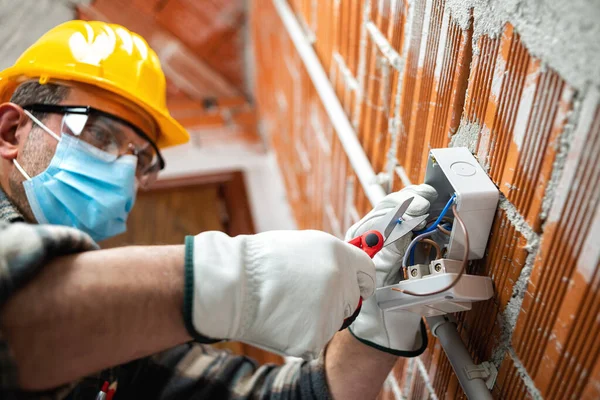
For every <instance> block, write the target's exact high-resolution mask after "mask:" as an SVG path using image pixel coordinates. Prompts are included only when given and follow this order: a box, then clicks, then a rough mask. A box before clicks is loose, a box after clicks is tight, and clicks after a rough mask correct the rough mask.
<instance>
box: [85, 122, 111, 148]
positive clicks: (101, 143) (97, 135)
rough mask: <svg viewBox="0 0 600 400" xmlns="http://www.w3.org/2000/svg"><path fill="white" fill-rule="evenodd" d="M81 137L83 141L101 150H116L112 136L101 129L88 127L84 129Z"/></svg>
mask: <svg viewBox="0 0 600 400" xmlns="http://www.w3.org/2000/svg"><path fill="white" fill-rule="evenodd" d="M81 136H82V138H83V139H84V140H86V141H87V142H89V143H90V144H92V145H94V146H96V147H98V148H99V149H102V150H113V148H118V145H117V143H115V140H114V137H113V135H111V133H110V132H108V131H106V130H105V129H102V128H95V127H90V128H89V129H88V128H87V127H86V129H85V130H84V132H83V134H82V135H81Z"/></svg>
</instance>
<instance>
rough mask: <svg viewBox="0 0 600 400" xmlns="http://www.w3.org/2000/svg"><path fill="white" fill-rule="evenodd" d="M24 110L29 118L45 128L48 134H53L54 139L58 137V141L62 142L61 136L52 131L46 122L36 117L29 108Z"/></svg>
mask: <svg viewBox="0 0 600 400" xmlns="http://www.w3.org/2000/svg"><path fill="white" fill-rule="evenodd" d="M23 112H24V113H25V115H27V116H28V117H29V118H31V120H32V121H33V122H34V123H35V124H36V125H37V126H39V127H40V128H42V129H43V130H44V132H46V133H47V134H48V135H50V136H52V137H53V138H54V139H56V140H57V141H59V142H60V136H58V135H57V134H56V133H54V132H52V131H51V130H50V128H48V127H47V126H46V125H44V123H43V122H42V121H40V120H39V119H37V118H36V117H34V116H33V114H32V113H30V112H29V111H27V110H23Z"/></svg>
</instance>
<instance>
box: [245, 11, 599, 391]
mask: <svg viewBox="0 0 600 400" xmlns="http://www.w3.org/2000/svg"><path fill="white" fill-rule="evenodd" d="M282 2H284V0H260V1H259V0H256V1H253V2H252V8H251V12H250V18H251V22H250V23H251V28H252V35H253V38H252V40H253V43H254V46H255V59H256V63H257V74H256V80H257V82H256V96H257V102H258V111H259V114H260V118H261V120H262V123H263V125H264V126H265V127H266V131H267V132H268V136H269V137H270V140H271V142H272V144H273V147H274V148H275V150H276V153H277V158H278V160H279V165H280V168H281V170H282V174H283V177H284V180H285V184H286V188H287V192H288V196H289V199H290V202H291V205H292V209H293V212H294V215H295V219H296V221H297V222H298V225H299V227H300V228H315V229H323V230H326V231H329V232H332V233H334V234H336V235H338V236H340V237H341V236H342V235H343V233H344V232H345V230H346V229H347V228H348V227H349V226H350V224H352V223H353V222H355V221H356V220H357V219H358V218H359V217H360V216H362V215H364V214H365V213H366V212H368V211H369V210H370V209H371V207H372V204H370V202H369V200H368V198H367V196H366V195H365V192H364V190H363V187H361V185H360V182H359V181H358V180H357V176H356V172H357V171H354V170H353V169H352V167H351V165H350V163H349V161H348V158H347V156H346V154H345V152H344V149H343V148H342V145H341V143H340V141H339V140H338V138H337V132H336V131H335V129H334V128H333V125H332V122H331V120H330V119H329V116H328V114H327V112H326V109H325V106H324V104H323V103H322V102H321V99H320V98H319V95H318V90H317V88H315V86H314V84H313V83H312V81H311V78H310V76H309V74H308V73H307V69H306V65H304V63H303V61H302V59H301V57H300V55H299V54H298V52H297V50H296V49H295V47H294V44H293V42H292V41H291V39H290V36H289V34H288V32H287V31H286V28H285V27H284V25H283V24H282V21H281V18H280V16H279V14H278V12H277V10H276V7H274V3H275V4H276V3H282ZM289 3H290V5H291V6H292V7H293V9H294V11H295V13H296V17H297V19H298V20H299V22H300V24H301V26H302V27H303V28H302V29H303V31H302V32H301V34H302V36H303V37H304V39H305V40H308V41H310V42H311V43H312V46H313V48H314V50H315V51H316V53H317V55H318V57H319V59H320V64H321V67H322V68H323V69H324V71H325V72H326V73H327V74H328V76H329V80H330V83H331V85H332V86H333V88H334V89H335V92H336V94H337V97H338V100H339V102H340V103H341V105H342V107H343V108H344V110H345V113H346V115H347V117H348V119H349V121H350V122H351V123H352V126H353V128H354V131H355V132H354V133H355V134H356V135H357V138H358V140H359V141H360V143H361V145H362V148H363V150H364V152H365V154H366V156H367V157H368V159H369V161H370V163H371V165H372V167H373V169H374V171H375V173H377V174H380V178H381V182H382V183H383V184H384V186H385V187H386V188H387V189H388V190H398V189H401V188H403V187H405V186H406V185H408V184H410V183H419V182H422V181H423V178H424V173H425V166H426V162H427V158H428V151H429V149H430V148H439V147H448V146H466V147H468V148H469V149H470V150H471V151H472V152H473V153H474V154H475V155H476V156H477V158H478V160H479V162H480V163H481V165H482V166H483V168H484V169H485V170H486V171H487V172H488V174H489V175H490V177H491V179H492V180H493V182H494V183H495V184H496V185H497V186H498V188H499V189H500V191H501V193H502V196H501V200H500V202H499V206H498V211H497V213H496V218H495V222H494V225H493V228H492V233H491V236H490V240H489V242H488V249H487V253H486V257H485V258H484V259H483V260H481V261H478V262H476V263H474V264H473V265H472V266H471V270H470V272H471V273H477V274H484V275H488V276H490V277H492V279H493V281H494V284H495V289H496V292H495V296H494V297H493V298H492V299H491V300H489V301H487V302H481V303H477V304H475V305H474V307H473V310H472V311H470V312H467V313H461V314H458V315H457V318H458V321H459V331H460V334H461V337H462V339H463V341H464V343H465V345H466V346H467V348H468V349H469V351H470V352H471V354H472V356H473V358H474V361H475V362H476V363H478V362H483V361H489V362H491V363H493V364H494V365H495V366H496V367H497V369H498V371H499V374H498V377H497V380H496V382H495V385H494V388H493V391H492V393H493V395H494V397H495V398H499V399H524V398H542V397H544V398H548V399H563V398H577V399H595V398H599V397H600V361H599V360H600V357H599V355H600V342H598V341H597V339H596V338H597V335H598V333H600V319H598V318H597V316H598V315H599V312H600V293H599V289H600V274H599V273H598V272H599V271H600V243H599V242H598V236H597V235H598V233H599V232H600V212H599V199H600V186H599V185H598V182H599V178H600V166H599V164H598V163H597V162H596V157H597V154H598V152H599V151H600V107H599V104H600V103H599V100H600V92H599V91H598V89H599V82H598V77H599V76H600V70H598V65H600V62H599V60H598V59H597V58H598V57H599V55H600V51H599V49H598V48H597V47H598V44H599V43H600V41H598V40H597V38H598V37H600V31H599V30H600V24H598V23H597V21H598V20H600V5H599V4H598V3H597V2H594V1H590V0H574V1H561V0H554V1H546V2H525V1H518V0H514V1H494V0H490V1H479V0H472V1H468V0H447V1H444V0H404V1H403V0H379V1H374V0H360V1H351V0H323V1H314V0H290V1H289ZM309 67H312V66H309ZM381 396H382V398H397V399H400V398H403V399H404V398H410V399H423V398H434V399H435V398H465V396H464V393H463V392H462V390H461V389H460V386H459V384H458V381H457V379H456V376H455V375H454V373H453V371H452V368H451V366H450V363H449V361H448V359H447V358H446V356H445V354H444V352H443V350H442V348H441V346H440V344H439V343H438V341H437V340H436V338H434V337H432V336H430V338H429V347H428V349H427V351H426V352H425V353H424V354H423V355H422V356H420V357H418V358H415V359H410V360H406V359H400V360H399V361H398V364H397V366H396V367H395V369H394V371H393V373H392V374H391V375H390V376H389V377H388V380H387V381H386V386H385V389H384V391H383V392H382V394H381Z"/></svg>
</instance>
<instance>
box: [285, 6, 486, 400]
mask: <svg viewBox="0 0 600 400" xmlns="http://www.w3.org/2000/svg"><path fill="white" fill-rule="evenodd" d="M273 4H274V6H275V9H276V10H277V12H278V14H279V17H280V18H281V21H282V22H283V25H284V26H285V28H286V30H287V32H288V34H289V35H290V38H291V39H292V42H293V43H294V46H295V47H296V50H297V51H298V54H299V55H300V58H301V59H302V62H303V64H304V67H305V68H306V70H307V72H308V75H309V76H310V78H311V80H312V82H313V85H314V87H315V89H316V90H317V93H318V94H319V97H320V98H321V101H322V103H323V106H324V107H325V110H326V111H327V114H328V115H329V118H330V119H331V122H332V124H333V126H334V128H335V131H336V133H337V136H338V138H339V139H340V141H341V142H342V146H343V147H344V151H345V152H346V155H347V156H348V159H349V160H350V164H351V165H352V168H353V169H354V172H355V173H356V175H357V176H358V179H359V181H360V183H361V185H362V187H363V189H364V191H365V193H366V195H367V197H368V198H369V201H370V202H371V204H372V205H373V206H375V205H376V204H377V203H379V201H380V200H381V199H383V197H384V196H385V191H384V190H383V188H382V187H381V185H379V184H378V183H377V180H376V176H375V172H374V171H373V168H372V167H371V164H370V163H369V160H368V159H367V156H366V154H365V152H364V150H363V149H362V146H361V145H360V143H359V141H358V139H357V137H356V133H355V132H354V129H353V127H352V124H351V123H350V121H349V120H348V117H347V116H346V113H345V112H344V110H343V108H342V106H341V104H340V102H339V100H338V98H337V96H336V95H335V91H334V90H333V87H332V86H331V82H330V81H329V78H328V77H327V74H326V73H325V71H324V70H323V66H322V65H321V62H320V60H319V58H318V57H317V54H316V53H315V50H314V49H313V47H312V44H311V43H310V42H309V41H308V39H307V38H306V35H305V33H304V31H303V30H302V28H301V26H300V24H299V23H298V19H297V18H296V15H295V14H294V12H293V11H292V9H291V7H290V5H289V4H288V2H287V1H286V0H273ZM427 321H428V323H429V326H430V327H435V332H432V333H433V334H434V335H436V336H437V337H438V339H439V341H440V343H441V345H442V347H443V348H444V351H445V352H446V355H447V356H448V359H449V360H450V364H452V368H453V369H454V373H455V374H456V376H457V377H458V380H459V382H460V385H461V386H462V388H463V390H464V391H465V393H466V394H467V396H468V397H469V399H473V400H486V399H492V397H491V395H490V392H489V390H488V389H487V387H486V385H485V382H484V381H483V380H482V379H478V378H477V379H469V377H468V376H467V374H466V370H465V367H470V366H472V365H473V360H472V359H471V356H470V355H469V352H468V351H467V348H466V347H465V344H464V343H463V342H462V340H461V339H460V336H459V335H458V332H457V331H456V325H455V324H454V323H452V322H450V321H447V320H446V319H445V317H431V318H427ZM432 330H433V328H432Z"/></svg>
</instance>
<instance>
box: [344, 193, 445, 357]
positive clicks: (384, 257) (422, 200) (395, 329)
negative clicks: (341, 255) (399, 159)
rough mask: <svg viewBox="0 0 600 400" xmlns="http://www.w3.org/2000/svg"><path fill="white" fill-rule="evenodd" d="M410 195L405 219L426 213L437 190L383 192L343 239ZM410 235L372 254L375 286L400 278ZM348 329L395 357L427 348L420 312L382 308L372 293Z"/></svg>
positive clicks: (367, 226)
mask: <svg viewBox="0 0 600 400" xmlns="http://www.w3.org/2000/svg"><path fill="white" fill-rule="evenodd" d="M410 197H414V200H413V202H412V203H411V204H410V206H409V207H408V209H407V210H406V213H405V214H404V216H403V218H404V219H406V220H409V219H411V218H412V217H418V216H421V215H424V214H427V213H428V211H429V206H430V203H431V202H433V201H435V199H436V198H437V193H436V191H435V189H434V188H433V187H431V186H429V185H426V184H422V185H413V186H409V187H407V188H405V189H403V190H401V191H399V192H396V193H392V194H389V195H387V196H386V197H385V198H384V199H383V200H382V201H381V202H380V203H379V204H378V205H377V206H376V207H375V208H374V209H373V210H372V211H371V212H369V213H368V214H367V215H366V216H365V217H364V218H363V219H361V220H360V221H359V222H357V223H356V224H354V225H353V226H352V227H351V228H350V229H349V230H348V232H347V233H346V240H350V239H352V238H354V237H356V236H359V235H361V234H363V233H364V232H366V231H368V230H369V229H372V227H373V226H375V225H376V224H377V222H379V219H380V218H382V217H383V216H384V215H385V214H386V213H387V212H388V211H390V210H392V209H393V208H394V207H396V206H398V205H399V204H401V203H403V202H404V201H405V200H407V199H408V198H410ZM424 225H425V222H424V223H423V224H422V226H419V227H417V228H415V230H418V229H422V228H423V226H424ZM412 237H413V235H412V234H410V233H409V234H407V235H405V236H403V237H402V238H400V239H399V240H398V241H396V242H395V243H393V244H390V245H388V246H386V247H384V248H383V249H382V250H381V251H379V253H377V254H376V255H375V258H374V259H373V261H374V262H375V267H376V270H377V273H376V275H377V287H378V288H379V287H383V286H389V285H394V284H396V283H398V282H399V281H400V280H401V279H402V273H401V266H402V257H403V256H404V253H405V252H406V248H407V247H408V245H409V244H410V242H411V240H412ZM349 329H350V332H352V334H353V335H354V336H355V337H356V338H357V339H358V340H360V341H361V342H363V343H365V344H367V345H369V346H371V347H374V348H376V349H378V350H381V351H385V352H387V353H391V354H395V355H398V356H403V357H416V356H418V355H420V354H421V353H423V351H425V349H426V348H427V331H426V329H425V324H424V322H423V321H422V317H421V315H419V314H415V313H412V312H410V311H403V310H394V311H383V310H382V309H381V308H379V306H378V305H377V301H376V299H375V296H372V297H371V298H370V299H368V300H366V301H364V302H363V305H362V310H361V312H360V314H359V315H358V317H357V318H356V320H355V321H354V323H353V324H352V325H350V328H349Z"/></svg>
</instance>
